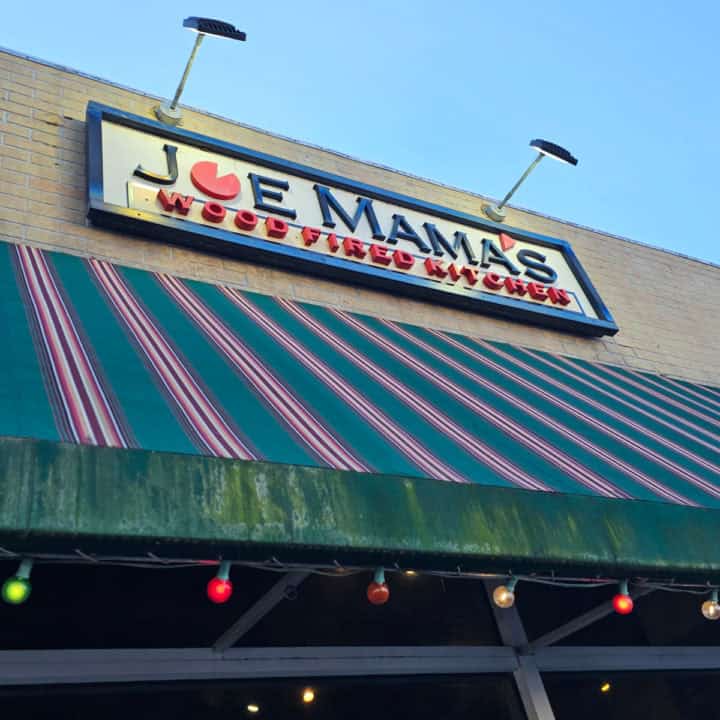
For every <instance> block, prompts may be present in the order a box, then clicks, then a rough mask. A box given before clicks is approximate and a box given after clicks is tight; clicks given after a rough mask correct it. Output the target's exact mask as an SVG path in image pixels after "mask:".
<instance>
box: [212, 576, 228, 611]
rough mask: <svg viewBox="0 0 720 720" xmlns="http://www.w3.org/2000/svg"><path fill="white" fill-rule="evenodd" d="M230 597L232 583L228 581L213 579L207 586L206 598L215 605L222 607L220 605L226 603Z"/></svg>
mask: <svg viewBox="0 0 720 720" xmlns="http://www.w3.org/2000/svg"><path fill="white" fill-rule="evenodd" d="M231 595H232V582H231V581H230V580H223V579H222V578H218V577H214V578H213V579H212V580H211V581H210V582H209V583H208V584H207V596H208V597H209V598H210V600H211V601H212V602H214V603H215V604H216V605H222V603H225V602H227V601H228V600H229V599H230V596H231Z"/></svg>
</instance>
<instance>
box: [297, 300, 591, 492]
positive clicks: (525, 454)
mask: <svg viewBox="0 0 720 720" xmlns="http://www.w3.org/2000/svg"><path fill="white" fill-rule="evenodd" d="M304 309H305V310H306V311H307V312H308V313H309V314H310V315H312V316H313V317H314V318H315V319H316V320H318V321H320V322H321V323H322V324H323V325H325V326H326V327H327V328H329V329H330V330H332V332H334V333H335V334H337V335H339V336H340V337H341V338H343V339H344V340H345V341H347V342H348V344H349V345H351V346H352V347H353V348H355V349H356V350H358V351H359V352H360V353H362V355H363V356H365V357H367V358H368V359H369V360H371V361H372V362H374V363H375V364H376V365H377V366H379V367H380V368H382V369H383V370H384V371H385V372H386V373H387V374H388V375H391V376H393V377H395V378H397V379H398V380H399V381H401V382H402V383H404V384H405V385H406V386H408V387H409V388H410V390H412V391H413V392H415V393H416V394H417V395H419V396H421V397H422V398H424V399H425V400H426V401H427V402H429V403H430V404H431V405H432V406H434V407H436V408H437V409H438V410H439V411H441V412H442V413H443V414H445V415H447V416H448V417H450V418H451V419H452V420H453V421H454V422H455V423H457V424H458V425H460V426H461V427H462V428H464V429H465V430H467V431H468V432H469V433H470V434H471V435H473V436H475V437H477V438H478V439H481V440H482V441H483V442H484V443H485V444H487V445H489V446H490V447H492V448H493V449H494V450H495V451H496V452H498V453H499V454H500V455H502V456H504V457H506V458H508V459H509V460H512V461H513V462H514V463H515V464H516V465H518V466H519V467H521V468H522V469H523V470H525V471H526V472H528V473H529V474H530V475H532V476H534V477H535V478H537V479H538V480H542V481H544V482H546V483H547V484H548V485H549V486H551V487H554V488H556V489H561V488H562V489H564V490H568V489H571V490H572V491H573V492H580V493H587V492H590V491H589V490H588V489H586V488H584V487H582V486H578V485H577V484H576V483H575V482H573V481H570V480H569V479H567V478H563V477H560V476H559V475H558V470H557V468H556V467H555V466H553V465H551V464H550V463H547V462H546V461H545V460H543V459H542V458H540V457H538V456H537V455H536V454H535V453H534V452H532V451H531V450H529V449H527V448H526V447H524V446H522V445H520V444H519V443H517V442H515V441H514V440H512V439H510V438H509V437H508V436H507V435H505V434H504V433H503V432H501V431H500V430H498V429H497V428H495V427H494V426H493V425H491V424H489V423H488V422H486V421H485V420H483V419H482V418H480V417H479V416H478V415H476V414H475V413H473V412H472V411H471V410H469V409H468V408H467V407H466V406H465V405H463V404H462V403H460V402H459V401H456V400H454V399H452V398H451V397H450V396H449V395H448V394H446V393H445V392H444V391H443V390H442V389H440V388H438V387H437V386H436V385H434V384H432V383H430V382H429V381H427V380H425V379H424V378H422V377H421V376H420V375H418V374H417V373H415V372H414V371H413V370H411V369H409V368H408V366H407V365H405V364H404V363H402V362H400V361H399V360H397V359H395V358H393V357H392V356H390V355H389V354H388V353H387V352H386V351H384V350H382V349H380V348H378V347H377V346H376V345H375V344H374V343H372V342H371V341H370V340H368V339H367V338H365V337H364V336H363V335H362V334H360V333H359V332H357V331H356V330H354V329H352V328H350V327H348V326H347V325H346V324H345V323H344V322H342V321H341V320H339V319H337V318H336V317H335V316H334V315H333V314H332V313H331V312H330V311H328V310H326V309H325V308H320V307H316V306H312V307H310V306H305V307H304ZM358 319H360V320H361V321H362V322H363V323H364V324H366V325H367V326H369V327H371V328H372V329H373V330H377V331H378V332H379V334H381V335H382V334H383V333H382V331H381V329H380V325H379V323H377V322H376V321H373V320H372V319H371V318H367V317H362V318H358ZM393 339H395V338H393ZM398 340H399V342H398V344H400V345H402V346H403V348H404V349H405V350H407V351H408V352H409V353H410V355H411V356H413V357H420V353H419V352H418V351H417V348H414V347H411V346H407V345H404V344H403V341H402V340H400V339H399V338H398ZM422 359H423V360H425V358H424V357H423V358H422ZM353 368H354V366H353ZM353 372H354V373H355V375H360V371H359V370H357V369H355V368H354V369H353ZM440 374H441V373H438V376H440ZM362 377H366V376H365V374H364V373H363V374H362ZM379 392H380V393H382V394H383V395H384V397H385V398H386V400H385V401H384V402H385V407H388V406H391V407H392V409H393V415H395V413H396V412H400V410H402V413H403V415H404V416H405V417H412V418H413V421H414V422H415V425H416V427H417V428H418V429H417V430H416V431H415V432H416V433H417V434H418V437H419V438H420V439H421V440H422V442H423V443H425V444H427V445H428V446H429V447H431V448H433V449H435V451H436V453H437V454H438V455H439V457H441V458H445V459H447V460H448V461H451V462H452V464H453V466H454V467H456V468H458V469H462V470H463V471H465V472H466V473H468V475H469V477H470V478H471V479H473V480H474V481H475V482H479V483H482V484H486V485H504V486H512V483H510V482H509V481H508V480H506V479H504V478H503V477H502V476H501V475H499V474H498V473H497V471H496V470H495V469H494V467H493V465H491V464H484V463H481V461H479V460H477V459H476V458H475V457H473V456H471V455H470V454H468V453H467V452H466V451H465V450H464V449H462V448H461V447H460V446H459V445H458V444H457V443H456V442H455V441H454V440H452V439H451V437H450V438H449V437H448V436H447V435H445V434H443V433H441V432H440V431H439V430H437V429H436V428H435V427H433V426H432V425H430V424H429V423H427V422H426V421H425V420H422V419H420V418H418V417H417V415H416V414H415V412H414V410H413V407H414V405H413V403H412V401H408V402H407V404H406V403H401V401H399V400H398V399H397V398H396V396H395V395H390V394H388V393H387V391H385V390H383V389H379Z"/></svg>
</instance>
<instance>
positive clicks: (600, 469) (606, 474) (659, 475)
mask: <svg viewBox="0 0 720 720" xmlns="http://www.w3.org/2000/svg"><path fill="white" fill-rule="evenodd" d="M373 322H376V321H373ZM404 329H406V330H408V331H409V332H411V333H412V334H414V335H415V336H417V337H419V338H420V339H422V340H425V341H426V342H427V343H428V344H429V345H431V346H433V347H435V348H436V349H438V350H441V351H442V352H444V353H445V354H446V355H447V356H449V357H451V358H452V359H453V360H455V361H457V362H459V363H461V364H464V365H465V366H467V367H468V368H469V369H471V370H472V371H474V372H475V373H476V374H478V375H479V376H481V377H482V378H483V380H488V381H492V382H494V383H496V384H497V385H500V387H501V388H502V389H504V390H506V391H508V392H509V393H511V394H512V395H513V396H514V397H516V398H521V399H523V400H524V401H525V402H527V403H528V404H529V405H531V406H532V407H533V408H535V409H536V410H538V411H539V412H540V413H542V414H546V415H551V416H552V417H553V418H554V419H556V420H558V421H559V422H561V423H562V424H564V425H566V426H567V427H568V428H570V429H572V430H574V431H576V432H577V433H578V434H580V435H581V436H583V437H584V438H586V439H587V440H589V441H590V442H592V443H593V444H595V445H597V446H599V447H600V448H602V449H605V450H608V451H610V453H611V454H612V455H615V456H616V457H619V458H621V459H623V460H625V461H626V462H628V463H629V464H631V465H633V466H634V467H635V468H637V469H639V470H642V471H644V472H645V473H646V474H647V475H648V476H649V477H651V478H653V479H655V480H658V481H660V482H661V483H663V484H664V485H666V486H667V487H669V488H672V489H674V490H676V491H677V492H680V493H682V494H683V495H685V496H686V497H688V498H691V499H693V500H695V501H696V502H700V503H714V502H718V501H715V500H713V499H712V498H710V497H708V496H707V495H706V494H705V493H704V492H702V491H701V490H698V489H696V488H694V487H693V486H691V485H690V484H689V483H687V482H686V481H684V480H682V479H681V478H679V477H677V476H676V475H675V474H673V473H671V472H669V471H667V470H665V469H662V468H660V466H658V465H656V464H655V463H652V462H650V461H649V460H647V459H645V458H644V457H643V456H642V455H640V454H639V453H637V452H636V451H633V450H630V449H629V448H627V447H625V446H624V445H622V444H620V443H618V442H616V441H614V440H612V439H611V438H609V437H608V436H607V435H605V434H603V433H601V432H600V431H597V430H596V429H595V428H593V427H591V426H590V425H587V424H585V423H583V422H581V421H579V420H577V419H576V418H574V417H573V416H572V415H571V414H570V413H567V412H565V411H562V410H560V409H559V408H556V407H554V406H549V405H548V404H547V403H546V402H545V401H543V400H541V399H540V398H538V397H537V396H536V395H534V394H531V393H529V392H528V390H527V389H525V388H523V387H522V385H520V384H519V383H516V382H514V381H512V380H510V379H507V378H503V377H501V376H498V375H497V374H496V373H495V371H493V370H491V369H489V368H487V367H485V366H483V365H482V364H481V363H480V362H478V361H476V360H473V359H472V358H469V357H468V356H466V355H464V354H463V353H461V352H460V351H459V350H456V349H454V348H452V347H450V346H449V345H447V344H445V343H443V342H442V341H440V340H439V339H437V338H435V337H434V336H433V335H431V334H429V333H426V332H424V331H422V330H421V329H418V328H411V327H405V328H404ZM385 332H387V333H388V337H390V338H391V339H392V337H393V334H392V333H390V332H389V331H387V330H386V331H385ZM454 339H458V340H460V338H457V337H455V338H454ZM417 352H418V353H419V354H420V355H421V356H422V358H423V360H425V361H426V362H427V363H428V364H430V365H432V366H433V367H436V368H437V369H438V370H440V371H442V370H443V369H444V364H443V363H442V362H441V361H440V360H436V359H434V358H432V357H431V356H430V355H429V354H427V353H425V351H422V350H417ZM456 380H457V382H458V383H459V384H460V385H462V386H464V387H466V388H467V389H468V391H470V392H475V393H476V394H478V395H481V396H482V397H483V399H486V400H487V401H489V403H490V404H491V405H492V407H494V408H497V410H498V411H501V412H504V413H506V414H507V415H508V416H509V417H511V418H513V419H514V420H515V421H517V422H518V423H519V424H521V425H524V426H525V427H527V428H528V429H531V430H532V431H534V432H535V433H536V434H537V435H539V436H540V437H541V438H543V439H544V440H545V441H547V442H550V443H552V444H553V445H555V446H556V447H557V448H559V449H560V450H562V451H563V452H565V453H566V454H567V455H568V456H570V457H571V458H573V459H575V460H577V461H578V462H582V463H583V464H584V465H585V466H586V467H588V468H590V469H592V470H594V471H595V472H596V473H597V474H598V475H600V476H601V477H603V478H605V479H607V480H610V481H611V482H613V483H614V484H615V485H616V486H617V487H620V488H622V489H623V490H625V491H626V492H629V493H630V494H631V495H633V497H636V498H639V499H657V495H655V493H653V492H652V491H650V490H648V489H646V488H645V487H644V486H643V485H641V484H639V483H637V482H636V481H634V480H632V479H631V478H630V477H628V476H627V475H626V474H625V473H624V472H622V471H620V470H618V469H616V468H614V467H613V466H612V465H610V464H608V463H607V462H606V461H604V460H602V459H601V458H599V457H597V456H596V455H594V454H593V453H591V452H589V451H588V450H585V449H584V448H582V447H580V446H579V445H577V444H576V443H575V442H573V441H572V440H570V439H568V438H567V437H566V436H564V435H562V434H560V433H557V432H555V431H554V430H552V429H551V428H549V427H548V426H547V425H545V424H544V423H542V422H540V421H539V420H535V419H534V418H532V417H530V416H529V415H527V414H526V413H525V412H524V411H523V410H521V409H519V408H516V407H515V406H514V405H513V404H512V403H510V402H508V401H507V400H504V399H502V398H500V397H499V396H497V395H495V394H493V393H491V392H490V391H489V390H487V391H483V389H482V388H478V387H473V383H472V381H470V380H469V379H467V378H465V377H464V376H462V375H459V376H458V377H457V379H456ZM558 473H559V471H558V470H557V469H555V470H554V474H553V475H551V476H550V477H551V478H552V480H551V484H553V486H556V480H555V478H556V477H557V476H558ZM558 489H559V488H558Z"/></svg>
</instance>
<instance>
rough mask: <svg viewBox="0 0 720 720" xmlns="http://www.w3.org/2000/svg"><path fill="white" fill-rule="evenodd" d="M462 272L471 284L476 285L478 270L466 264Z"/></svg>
mask: <svg viewBox="0 0 720 720" xmlns="http://www.w3.org/2000/svg"><path fill="white" fill-rule="evenodd" d="M460 272H461V273H462V274H463V275H464V276H465V279H466V280H467V281H468V282H469V283H470V284H471V285H474V284H475V283H476V282H477V270H473V269H472V268H470V267H468V266H467V265H464V266H463V269H462V270H461V271H460Z"/></svg>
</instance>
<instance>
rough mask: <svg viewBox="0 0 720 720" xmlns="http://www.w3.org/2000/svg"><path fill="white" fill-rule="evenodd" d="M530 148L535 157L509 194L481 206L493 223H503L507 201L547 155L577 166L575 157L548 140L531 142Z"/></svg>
mask: <svg viewBox="0 0 720 720" xmlns="http://www.w3.org/2000/svg"><path fill="white" fill-rule="evenodd" d="M530 147H531V148H532V149H533V150H537V157H536V158H535V159H534V160H533V161H532V162H531V163H530V166H529V167H528V169H527V170H526V171H525V172H524V173H523V174H522V175H521V176H520V179H519V180H518V181H517V182H516V183H515V184H514V185H513V186H512V188H510V192H508V194H507V195H506V196H505V197H504V198H503V199H502V200H501V201H500V202H499V203H498V204H497V205H491V204H490V203H487V204H485V205H483V206H482V210H483V212H484V213H485V214H486V215H487V216H488V217H489V218H490V219H491V220H494V221H495V222H504V220H505V217H506V215H505V210H504V209H503V208H504V207H505V205H507V202H508V200H510V198H511V197H512V196H513V195H514V194H515V191H516V190H517V189H518V188H519V187H520V186H521V185H522V184H523V183H524V182H525V178H527V176H528V175H529V174H530V173H531V172H532V171H533V170H534V169H535V168H536V167H537V165H538V163H539V162H540V161H541V160H542V159H543V158H544V157H545V156H546V155H547V156H548V157H551V158H554V159H555V160H559V161H560V162H563V163H567V164H568V165H577V164H578V161H577V158H576V157H573V156H572V155H571V154H570V153H569V152H568V151H567V150H566V149H565V148H563V147H560V145H556V144H555V143H551V142H549V141H548V140H540V139H536V140H531V141H530Z"/></svg>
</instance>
